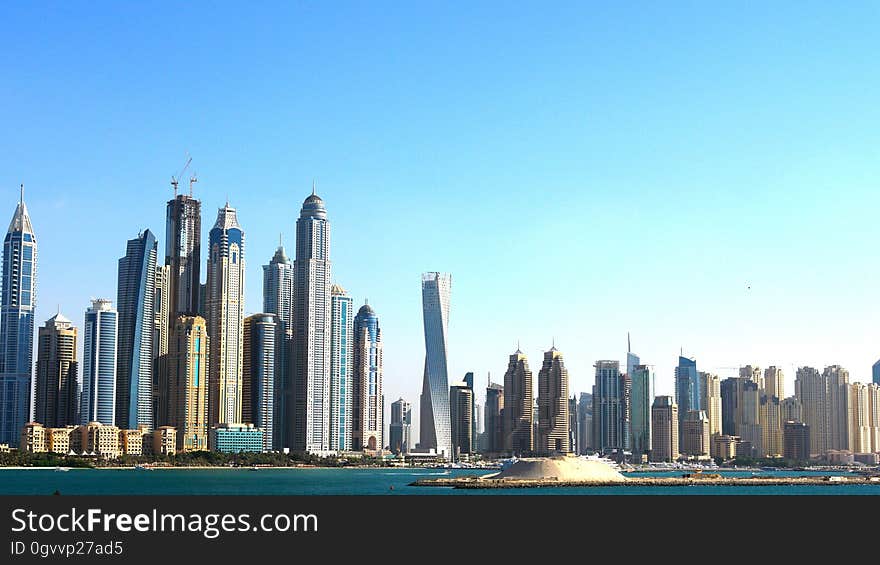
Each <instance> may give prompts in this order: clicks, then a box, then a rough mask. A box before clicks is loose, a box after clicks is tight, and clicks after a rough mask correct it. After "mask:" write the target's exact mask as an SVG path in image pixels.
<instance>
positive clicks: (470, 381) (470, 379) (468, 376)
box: [461, 371, 478, 451]
mask: <svg viewBox="0 0 880 565" xmlns="http://www.w3.org/2000/svg"><path fill="white" fill-rule="evenodd" d="M461 380H462V381H463V382H464V383H465V384H466V385H468V386H469V387H470V389H471V393H472V394H471V414H472V415H473V417H474V425H473V428H474V429H473V433H474V437H473V438H471V445H472V446H473V448H474V451H476V450H477V422H478V418H477V391H476V390H475V389H474V373H473V372H472V371H468V372H467V373H465V374H464V378H463V379H461Z"/></svg>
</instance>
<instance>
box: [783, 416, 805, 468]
mask: <svg viewBox="0 0 880 565" xmlns="http://www.w3.org/2000/svg"><path fill="white" fill-rule="evenodd" d="M782 437H783V453H782V455H783V457H785V458H786V459H794V460H795V461H808V460H809V459H810V451H811V448H810V445H811V441H810V426H808V425H807V424H804V423H803V422H785V424H784V427H783V432H782Z"/></svg>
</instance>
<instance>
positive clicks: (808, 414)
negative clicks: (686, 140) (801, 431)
mask: <svg viewBox="0 0 880 565" xmlns="http://www.w3.org/2000/svg"><path fill="white" fill-rule="evenodd" d="M794 391H795V397H796V398H797V399H798V400H799V401H800V403H801V405H802V406H803V420H802V421H803V423H804V424H806V425H807V426H808V427H809V430H810V455H811V456H812V455H824V454H825V452H827V451H828V450H829V449H831V441H830V440H831V434H830V430H831V410H830V406H829V400H830V399H829V396H830V395H829V390H828V379H826V378H824V377H823V376H822V375H821V374H820V373H819V371H818V370H817V369H814V368H813V367H799V368H798V370H797V374H796V378H795V382H794Z"/></svg>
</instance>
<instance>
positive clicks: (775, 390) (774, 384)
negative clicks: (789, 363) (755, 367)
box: [764, 365, 785, 400]
mask: <svg viewBox="0 0 880 565" xmlns="http://www.w3.org/2000/svg"><path fill="white" fill-rule="evenodd" d="M764 394H766V395H767V396H775V397H776V398H778V399H779V400H782V399H783V398H785V375H783V373H782V369H780V368H778V367H775V366H773V365H771V366H769V367H767V368H766V369H765V370H764Z"/></svg>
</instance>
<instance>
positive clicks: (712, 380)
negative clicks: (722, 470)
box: [700, 373, 721, 457]
mask: <svg viewBox="0 0 880 565" xmlns="http://www.w3.org/2000/svg"><path fill="white" fill-rule="evenodd" d="M700 394H701V395H702V399H701V404H700V406H702V407H703V410H704V411H705V412H706V418H708V420H709V437H710V438H711V437H714V436H716V435H719V434H721V378H720V377H719V376H718V375H715V374H712V373H700ZM714 445H715V443H714V442H711V443H710V446H709V449H710V452H711V454H712V456H713V457H717V456H718V455H717V454H716V453H715V452H714V451H711V450H712V447H713V446H714Z"/></svg>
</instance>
